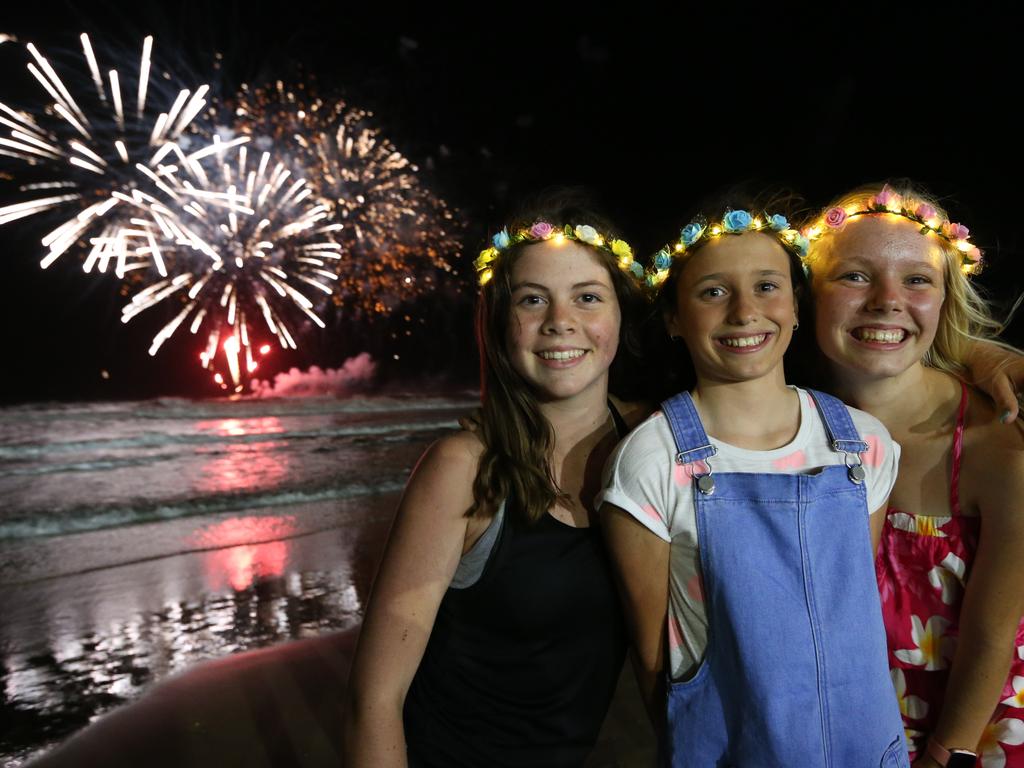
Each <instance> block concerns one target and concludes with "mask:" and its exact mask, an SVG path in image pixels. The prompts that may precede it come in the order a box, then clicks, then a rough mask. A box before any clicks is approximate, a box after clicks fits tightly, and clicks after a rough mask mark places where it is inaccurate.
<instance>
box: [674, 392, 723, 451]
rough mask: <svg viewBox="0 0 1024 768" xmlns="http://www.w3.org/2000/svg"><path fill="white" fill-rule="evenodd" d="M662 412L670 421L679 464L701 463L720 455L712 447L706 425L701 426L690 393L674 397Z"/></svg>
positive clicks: (681, 393)
mask: <svg viewBox="0 0 1024 768" xmlns="http://www.w3.org/2000/svg"><path fill="white" fill-rule="evenodd" d="M661 410H662V412H663V413H664V414H665V418H666V419H668V425H669V427H671V429H672V437H673V438H674V439H675V441H676V451H677V453H676V462H677V463H678V464H690V463H691V462H694V461H701V460H702V459H707V458H709V457H711V456H714V455H715V454H716V453H718V449H716V448H715V447H714V446H713V445H711V441H710V440H709V439H708V435H707V432H705V431H704V425H703V424H701V421H700V416H698V415H697V409H696V408H694V406H693V399H692V398H691V397H690V393H689V392H680V393H679V394H678V395H673V396H672V397H670V398H669V399H668V400H666V401H665V402H663V403H662V404H661Z"/></svg>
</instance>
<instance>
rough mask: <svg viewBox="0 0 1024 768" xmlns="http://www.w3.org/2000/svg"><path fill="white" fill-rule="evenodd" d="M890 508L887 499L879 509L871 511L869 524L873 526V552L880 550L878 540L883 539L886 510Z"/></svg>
mask: <svg viewBox="0 0 1024 768" xmlns="http://www.w3.org/2000/svg"><path fill="white" fill-rule="evenodd" d="M888 508H889V500H888V499H886V500H885V503H884V504H882V506H880V507H879V508H878V509H876V510H875V511H874V512H872V513H871V516H870V517H869V518H868V524H869V526H870V527H871V552H872V554H873V555H874V554H876V553H877V552H878V542H880V541H881V540H882V528H883V527H884V526H885V510H886V509H888Z"/></svg>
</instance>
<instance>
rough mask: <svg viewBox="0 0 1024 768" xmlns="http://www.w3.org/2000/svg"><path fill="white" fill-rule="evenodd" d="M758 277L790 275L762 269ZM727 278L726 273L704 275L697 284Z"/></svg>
mask: <svg viewBox="0 0 1024 768" xmlns="http://www.w3.org/2000/svg"><path fill="white" fill-rule="evenodd" d="M757 275H758V277H766V276H768V275H772V276H776V277H788V275H787V274H786V273H785V272H780V271H779V270H777V269H762V270H761V271H760V272H758V273H757ZM725 277H726V275H725V273H724V272H714V273H712V274H710V275H704V277H702V278H700V279H699V280H698V281H697V283H696V284H697V285H699V284H700V283H703V282H707V281H708V280H723V279H725Z"/></svg>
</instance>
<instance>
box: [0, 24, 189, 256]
mask: <svg viewBox="0 0 1024 768" xmlns="http://www.w3.org/2000/svg"><path fill="white" fill-rule="evenodd" d="M80 40H81V44H82V61H80V62H78V64H79V66H77V67H71V68H69V71H65V77H63V78H62V77H61V76H60V75H59V74H58V72H57V70H56V68H55V67H54V66H53V64H51V62H50V61H49V60H48V59H47V58H46V57H44V56H43V54H42V53H41V52H40V50H39V49H38V48H36V46H35V45H33V44H32V43H28V44H27V45H26V48H27V50H28V53H29V54H30V59H31V60H30V61H29V62H28V64H27V67H28V71H29V72H30V73H31V75H32V76H33V78H35V80H36V81H37V82H38V84H39V85H40V86H41V87H42V88H43V90H44V91H45V98H44V100H43V101H42V103H41V106H39V107H37V108H30V109H25V110H21V111H19V110H15V109H13V108H12V107H10V106H8V105H7V104H5V103H3V102H0V127H2V129H3V131H4V132H5V135H0V155H5V156H7V157H10V158H14V159H15V160H16V161H18V162H19V165H20V169H21V170H20V171H19V172H18V176H19V177H22V178H25V177H32V178H33V181H32V182H30V183H23V184H21V185H20V187H19V193H20V196H21V199H20V200H19V201H18V202H16V203H12V204H9V205H5V206H3V207H0V225H2V224H7V223H9V222H12V221H16V220H18V219H22V218H25V217H28V216H34V215H38V214H43V213H47V212H55V211H60V210H65V211H69V212H70V213H69V214H66V215H68V218H66V219H65V220H64V221H63V222H62V223H61V224H60V225H59V226H58V227H56V228H55V229H53V230H52V231H50V232H49V233H48V234H47V235H46V236H45V237H43V239H42V244H43V246H44V247H45V248H46V249H47V253H46V255H45V256H44V257H43V259H42V261H41V262H40V264H41V266H42V267H43V268H44V269H45V268H47V267H49V266H50V265H51V264H53V263H54V261H56V260H57V259H58V258H59V257H60V256H61V255H63V254H64V253H66V252H67V251H68V250H69V249H71V248H72V246H74V245H76V244H79V243H82V242H84V241H85V240H86V239H89V242H90V243H91V244H92V250H91V251H90V252H89V254H88V257H87V258H86V260H85V264H84V266H85V268H86V271H89V270H91V269H92V268H93V267H98V268H99V269H101V270H102V269H105V268H106V266H107V264H108V263H109V261H110V258H109V257H110V256H111V255H112V254H113V253H114V250H112V248H113V247H114V246H112V244H117V243H119V242H121V241H122V240H123V238H124V235H123V234H119V230H120V229H121V228H122V224H123V221H124V219H125V218H126V217H128V216H130V215H132V210H133V209H134V208H135V206H136V202H137V200H136V198H137V196H138V194H139V193H140V192H146V191H149V190H152V188H153V184H154V181H153V178H152V177H153V172H154V169H155V167H156V163H157V162H158V161H159V158H160V157H161V156H162V153H165V152H166V151H167V149H168V147H170V146H175V147H176V146H177V143H182V144H187V143H188V140H187V139H183V138H182V132H183V131H184V130H185V129H186V128H187V127H188V126H189V124H190V123H191V122H192V120H193V119H194V118H195V117H196V116H197V115H198V114H199V113H200V112H201V111H202V110H203V108H204V107H205V106H206V100H205V95H206V93H207V91H208V88H207V86H205V85H204V86H201V87H200V88H199V89H197V90H196V91H195V92H193V91H191V90H187V89H186V90H181V91H179V92H178V93H177V96H176V97H174V98H173V100H172V99H171V97H170V94H169V93H167V91H166V89H165V86H164V84H163V83H157V81H156V79H155V78H152V77H151V74H152V52H153V38H152V37H147V38H145V40H144V41H143V44H142V55H141V57H140V60H139V67H138V70H137V71H135V72H132V73H129V74H128V76H123V75H122V74H120V73H119V71H118V70H117V69H110V70H108V71H107V72H106V75H105V76H104V75H103V74H101V70H100V64H99V61H98V59H97V57H96V54H95V52H94V49H93V46H92V42H91V41H90V39H89V36H88V35H85V34H83V35H81V37H80ZM151 80H153V81H154V82H153V83H151ZM150 97H153V98H152V99H151V98H150ZM152 101H156V102H157V103H158V106H155V107H154V105H153V104H152V103H151V102H152ZM90 235H93V237H91V238H89V236H90ZM101 254H105V258H100V256H101ZM129 254H130V250H129V249H127V248H121V253H120V257H119V260H120V269H121V270H122V271H123V270H125V269H126V268H127V265H126V261H127V260H128V258H129ZM155 257H156V258H159V256H158V254H156V255H155Z"/></svg>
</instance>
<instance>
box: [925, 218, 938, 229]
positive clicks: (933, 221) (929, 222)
mask: <svg viewBox="0 0 1024 768" xmlns="http://www.w3.org/2000/svg"><path fill="white" fill-rule="evenodd" d="M924 223H925V224H926V225H928V227H929V228H930V229H938V228H939V220H938V219H925V221H924Z"/></svg>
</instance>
